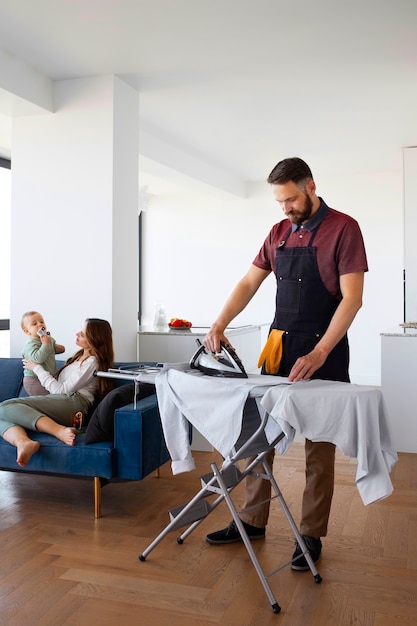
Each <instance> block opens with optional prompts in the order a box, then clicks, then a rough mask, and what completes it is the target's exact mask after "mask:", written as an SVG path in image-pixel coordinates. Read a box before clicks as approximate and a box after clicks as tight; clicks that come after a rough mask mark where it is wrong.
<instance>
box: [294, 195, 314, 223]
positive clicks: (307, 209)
mask: <svg viewBox="0 0 417 626" xmlns="http://www.w3.org/2000/svg"><path fill="white" fill-rule="evenodd" d="M312 210H313V201H312V199H311V198H310V196H308V195H307V194H305V196H304V207H303V208H302V209H301V211H297V213H294V214H292V215H289V216H288V217H289V218H290V221H291V222H292V223H293V224H297V226H301V224H304V222H306V221H307V220H308V219H309V218H310V215H311V211H312Z"/></svg>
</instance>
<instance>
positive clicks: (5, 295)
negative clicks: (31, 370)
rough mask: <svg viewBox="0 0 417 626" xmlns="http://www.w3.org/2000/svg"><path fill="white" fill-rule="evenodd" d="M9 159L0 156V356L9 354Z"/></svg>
mask: <svg viewBox="0 0 417 626" xmlns="http://www.w3.org/2000/svg"><path fill="white" fill-rule="evenodd" d="M10 170H11V161H10V159H4V158H2V157H0V268H1V271H0V357H8V356H10V330H9V328H10V255H11V252H10V223H11V171H10Z"/></svg>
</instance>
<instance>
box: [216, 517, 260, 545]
mask: <svg viewBox="0 0 417 626" xmlns="http://www.w3.org/2000/svg"><path fill="white" fill-rule="evenodd" d="M242 524H243V526H244V528H245V530H246V532H247V533H248V537H249V539H263V538H264V537H265V527H264V528H257V527H256V526H251V525H250V524H246V522H242ZM206 541H207V543H210V544H212V545H216V544H219V545H220V544H223V543H234V542H235V541H242V537H241V536H240V532H239V530H238V528H237V526H236V523H235V521H234V520H233V521H231V522H230V524H229V526H228V527H227V528H223V529H222V530H217V531H216V532H215V533H210V534H209V535H207V537H206Z"/></svg>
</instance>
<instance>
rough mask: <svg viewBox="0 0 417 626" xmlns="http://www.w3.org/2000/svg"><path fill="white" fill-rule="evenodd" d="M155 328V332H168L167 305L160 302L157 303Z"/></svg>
mask: <svg viewBox="0 0 417 626" xmlns="http://www.w3.org/2000/svg"><path fill="white" fill-rule="evenodd" d="M153 327H154V330H166V328H167V316H166V311H165V304H163V303H162V302H160V301H157V302H155V317H154V320H153Z"/></svg>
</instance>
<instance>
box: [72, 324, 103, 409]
mask: <svg viewBox="0 0 417 626" xmlns="http://www.w3.org/2000/svg"><path fill="white" fill-rule="evenodd" d="M85 321H86V327H85V338H86V339H87V341H88V345H89V346H90V352H91V354H92V356H95V357H96V360H97V370H99V371H101V372H107V370H108V369H109V368H110V367H113V366H114V363H113V362H114V348H113V332H112V329H111V326H110V324H109V322H107V320H102V319H99V318H97V317H88V318H87V319H86V320H85ZM83 352H84V351H83V350H82V349H81V350H78V352H76V353H75V354H74V355H73V356H72V357H70V358H69V359H68V361H67V362H66V363H65V365H64V367H66V366H67V365H69V364H70V363H73V362H74V361H76V360H77V359H78V358H79V357H80V356H82V354H83ZM97 380H98V397H99V399H100V400H101V399H102V398H104V396H105V395H106V394H107V393H108V392H109V391H111V390H112V389H113V387H114V381H112V379H111V378H103V377H101V376H98V377H97Z"/></svg>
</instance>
